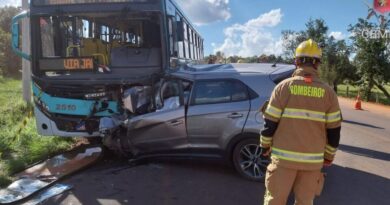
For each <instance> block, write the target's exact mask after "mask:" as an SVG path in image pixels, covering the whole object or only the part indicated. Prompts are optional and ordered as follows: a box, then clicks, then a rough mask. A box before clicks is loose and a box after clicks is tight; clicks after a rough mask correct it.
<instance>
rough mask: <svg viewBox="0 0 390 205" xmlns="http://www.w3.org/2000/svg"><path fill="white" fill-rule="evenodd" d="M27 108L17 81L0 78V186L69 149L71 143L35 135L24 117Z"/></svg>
mask: <svg viewBox="0 0 390 205" xmlns="http://www.w3.org/2000/svg"><path fill="white" fill-rule="evenodd" d="M31 111H32V108H31V107H29V106H28V105H27V104H26V103H25V102H24V101H23V99H22V85H21V81H17V80H11V79H3V78H0V187H4V186H6V185H8V184H9V183H10V180H11V175H12V174H14V173H16V172H19V171H22V170H23V169H25V168H26V167H27V166H29V165H31V164H34V163H36V162H38V161H41V160H43V159H46V158H47V157H48V156H51V155H53V154H55V153H58V152H61V151H64V150H67V149H69V148H70V147H71V145H72V144H73V142H74V141H73V140H72V139H63V138H57V137H42V136H40V135H38V133H37V130H36V126H35V119H34V117H31V118H28V113H29V112H31ZM25 119H26V120H27V123H26V125H23V121H24V120H25ZM20 128H22V129H20ZM19 130H20V132H19Z"/></svg>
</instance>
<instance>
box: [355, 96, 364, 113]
mask: <svg viewBox="0 0 390 205" xmlns="http://www.w3.org/2000/svg"><path fill="white" fill-rule="evenodd" d="M355 110H363V109H362V100H361V99H360V93H358V96H357V97H356V101H355Z"/></svg>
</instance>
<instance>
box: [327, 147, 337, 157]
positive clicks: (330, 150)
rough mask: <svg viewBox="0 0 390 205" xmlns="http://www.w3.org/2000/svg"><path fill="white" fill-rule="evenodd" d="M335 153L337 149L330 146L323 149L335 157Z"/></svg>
mask: <svg viewBox="0 0 390 205" xmlns="http://www.w3.org/2000/svg"><path fill="white" fill-rule="evenodd" d="M336 151H337V149H336V148H334V147H332V146H330V145H326V147H325V152H326V153H328V154H330V155H335V154H336Z"/></svg>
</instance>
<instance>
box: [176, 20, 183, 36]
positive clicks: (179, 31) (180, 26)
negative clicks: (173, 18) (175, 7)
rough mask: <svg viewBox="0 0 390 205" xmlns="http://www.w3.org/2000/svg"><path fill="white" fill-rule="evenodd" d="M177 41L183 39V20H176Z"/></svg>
mask: <svg viewBox="0 0 390 205" xmlns="http://www.w3.org/2000/svg"><path fill="white" fill-rule="evenodd" d="M176 28H177V41H184V25H183V21H177V27H176Z"/></svg>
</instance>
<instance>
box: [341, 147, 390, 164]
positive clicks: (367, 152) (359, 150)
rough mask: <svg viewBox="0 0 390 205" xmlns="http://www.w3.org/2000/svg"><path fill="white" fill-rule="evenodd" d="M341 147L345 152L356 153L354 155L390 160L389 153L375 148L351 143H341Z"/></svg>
mask: <svg viewBox="0 0 390 205" xmlns="http://www.w3.org/2000/svg"><path fill="white" fill-rule="evenodd" d="M339 149H340V150H342V151H344V152H347V153H350V154H354V155H359V156H364V157H370V158H373V159H379V160H384V161H390V154H389V153H384V152H378V151H375V150H370V149H364V148H360V147H352V146H349V145H340V146H339Z"/></svg>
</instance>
